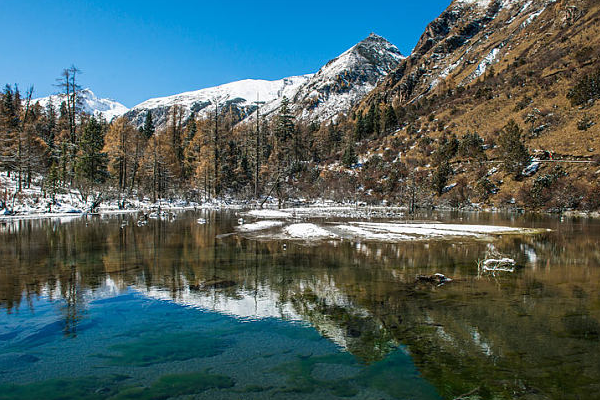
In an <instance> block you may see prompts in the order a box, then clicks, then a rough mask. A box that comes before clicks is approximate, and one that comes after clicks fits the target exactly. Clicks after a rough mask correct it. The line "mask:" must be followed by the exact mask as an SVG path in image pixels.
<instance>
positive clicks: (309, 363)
mask: <svg viewBox="0 0 600 400" xmlns="http://www.w3.org/2000/svg"><path fill="white" fill-rule="evenodd" d="M323 365H332V366H336V365H341V366H358V365H359V364H358V363H357V362H356V360H355V358H354V357H353V356H351V355H349V354H345V353H340V354H330V355H325V356H316V357H311V356H308V357H304V356H298V358H297V359H296V360H294V361H292V362H289V363H285V364H282V365H280V366H278V367H276V368H275V369H274V372H281V373H284V374H285V375H287V376H288V382H289V384H290V386H289V387H287V388H285V389H282V391H283V392H285V393H303V394H308V393H313V392H315V391H316V390H318V389H326V390H329V391H330V392H331V393H333V394H334V395H336V396H339V397H352V396H355V395H356V394H358V390H357V388H356V387H355V386H354V384H353V383H352V381H353V378H354V376H349V377H346V378H342V379H331V380H323V379H317V378H316V377H315V374H314V373H313V371H314V369H315V367H316V366H320V367H321V368H322V366H323Z"/></svg>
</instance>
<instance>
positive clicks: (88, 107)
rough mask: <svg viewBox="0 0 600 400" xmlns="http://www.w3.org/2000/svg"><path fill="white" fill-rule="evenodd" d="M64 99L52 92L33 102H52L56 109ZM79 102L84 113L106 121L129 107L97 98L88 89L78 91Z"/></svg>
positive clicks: (44, 103) (63, 96)
mask: <svg viewBox="0 0 600 400" xmlns="http://www.w3.org/2000/svg"><path fill="white" fill-rule="evenodd" d="M64 99H65V95H64V94H53V95H51V96H48V97H42V98H39V99H34V100H33V103H34V104H35V103H36V102H37V103H40V105H41V106H42V107H46V106H47V105H48V103H52V104H53V105H54V107H55V108H56V109H57V111H58V109H59V108H60V103H62V102H63V100H64ZM79 103H80V106H81V109H82V110H83V111H84V112H85V113H86V114H93V115H96V116H98V115H102V116H103V117H104V118H105V119H106V120H107V121H110V120H111V119H113V118H114V117H118V116H121V115H123V114H125V113H126V112H127V111H128V110H129V109H128V108H127V107H125V106H124V105H123V104H121V103H119V102H117V101H114V100H111V99H101V98H98V97H97V96H96V95H95V94H94V92H92V91H91V90H90V89H87V88H86V89H83V90H81V91H80V92H79Z"/></svg>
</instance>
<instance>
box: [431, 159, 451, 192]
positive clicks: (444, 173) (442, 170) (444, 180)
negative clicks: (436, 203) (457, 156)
mask: <svg viewBox="0 0 600 400" xmlns="http://www.w3.org/2000/svg"><path fill="white" fill-rule="evenodd" d="M452 172H453V171H452V167H451V166H450V163H449V162H448V161H443V162H442V163H441V164H440V165H439V166H438V167H437V169H436V171H435V173H434V174H433V177H432V178H431V185H432V186H433V190H435V192H436V193H437V194H438V196H439V195H441V194H442V193H444V188H445V187H446V186H447V185H448V179H449V178H450V175H451V174H452Z"/></svg>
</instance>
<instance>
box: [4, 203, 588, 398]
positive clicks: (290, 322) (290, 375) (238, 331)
mask: <svg viewBox="0 0 600 400" xmlns="http://www.w3.org/2000/svg"><path fill="white" fill-rule="evenodd" d="M199 216H202V217H204V218H206V219H207V220H208V221H209V222H208V224H206V225H199V224H197V223H196V220H197V218H198V217H199ZM427 217H428V218H436V219H438V220H447V221H455V222H468V223H481V224H499V225H511V226H523V227H543V228H550V229H553V231H552V232H548V233H544V234H537V235H523V236H520V235H510V236H506V237H497V238H488V239H486V240H481V239H477V240H475V239H460V240H459V239H453V240H438V241H416V242H406V243H378V242H366V243H356V242H353V241H348V240H345V241H323V242H319V243H305V242H297V241H288V242H282V241H279V240H254V239H252V238H251V237H250V238H248V237H246V238H245V237H242V236H239V235H236V234H235V229H234V226H235V225H236V224H237V215H235V214H234V213H228V212H210V213H209V212H202V213H200V212H186V213H181V214H178V215H176V216H174V217H173V218H170V219H168V220H156V221H154V220H151V221H149V223H148V224H147V225H145V226H138V225H137V223H136V217H135V216H131V215H129V216H112V217H103V218H97V217H94V218H88V219H85V218H77V219H71V220H65V221H60V220H35V221H17V222H13V223H5V224H3V225H0V243H3V244H2V245H0V258H1V259H2V264H1V265H0V399H41V398H43V399H70V398H93V399H95V398H98V399H105V398H111V399H124V398H127V399H135V398H138V399H167V398H182V399H183V398H210V399H221V398H222V399H240V398H242V399H263V398H269V399H271V398H281V399H321V398H323V399H327V398H353V399H438V398H444V399H454V398H456V397H458V396H460V395H462V394H465V393H470V394H469V395H468V396H466V397H465V398H471V399H476V398H479V399H510V398H521V399H579V398H590V399H594V398H599V396H600V395H599V394H598V393H599V392H600V386H599V384H598V382H600V365H599V363H598V360H599V359H600V346H599V335H600V324H599V323H598V321H599V320H600V294H599V293H600V292H599V286H600V253H598V250H597V249H598V244H599V239H600V224H599V223H598V221H596V220H585V219H562V220H561V219H558V218H551V217H538V216H533V217H529V216H500V215H497V214H496V215H495V214H479V215H477V214H465V215H462V214H448V215H446V214H439V215H434V216H427ZM232 233H234V234H232ZM284 245H285V246H284ZM491 247H493V248H494V249H495V250H497V251H499V252H501V253H503V254H509V255H511V256H513V257H514V258H515V259H517V261H518V263H519V265H520V268H519V269H518V270H517V271H515V273H512V274H504V275H503V274H499V275H494V276H490V275H486V276H482V275H481V273H480V272H479V271H478V270H477V267H476V261H477V260H478V259H480V258H481V257H483V256H484V255H485V254H486V252H487V251H489V249H490V248H491ZM435 272H441V273H444V274H446V275H448V276H451V277H453V278H454V282H453V283H452V284H448V285H444V286H435V285H428V284H419V283H416V282H415V276H416V275H417V274H432V273H435Z"/></svg>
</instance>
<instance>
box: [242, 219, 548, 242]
mask: <svg viewBox="0 0 600 400" xmlns="http://www.w3.org/2000/svg"><path fill="white" fill-rule="evenodd" d="M269 222H270V223H271V224H269ZM261 223H262V224H261ZM275 224H276V225H275ZM247 225H249V229H244V228H242V227H244V226H245V225H241V226H240V227H239V228H238V230H239V231H240V232H243V233H250V234H252V233H253V232H256V236H254V237H257V238H260V239H279V240H286V239H288V240H298V239H301V240H311V241H312V240H321V239H360V240H370V241H386V242H389V241H392V242H400V241H408V240H429V239H445V238H456V237H469V238H473V239H479V238H489V237H490V236H493V235H506V234H529V233H536V232H538V231H537V230H532V229H525V228H514V227H508V226H493V225H462V224H445V223H406V222H362V221H349V222H344V223H340V222H328V223H327V222H326V223H319V224H317V223H313V222H302V223H292V224H289V223H288V224H287V225H286V223H285V222H282V221H258V222H257V223H254V224H247ZM279 226H282V227H283V228H282V229H281V230H278V229H277V230H275V229H274V230H273V231H270V232H260V234H259V233H258V232H257V231H264V230H266V229H271V228H277V227H279ZM263 227H264V228H263Z"/></svg>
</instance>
